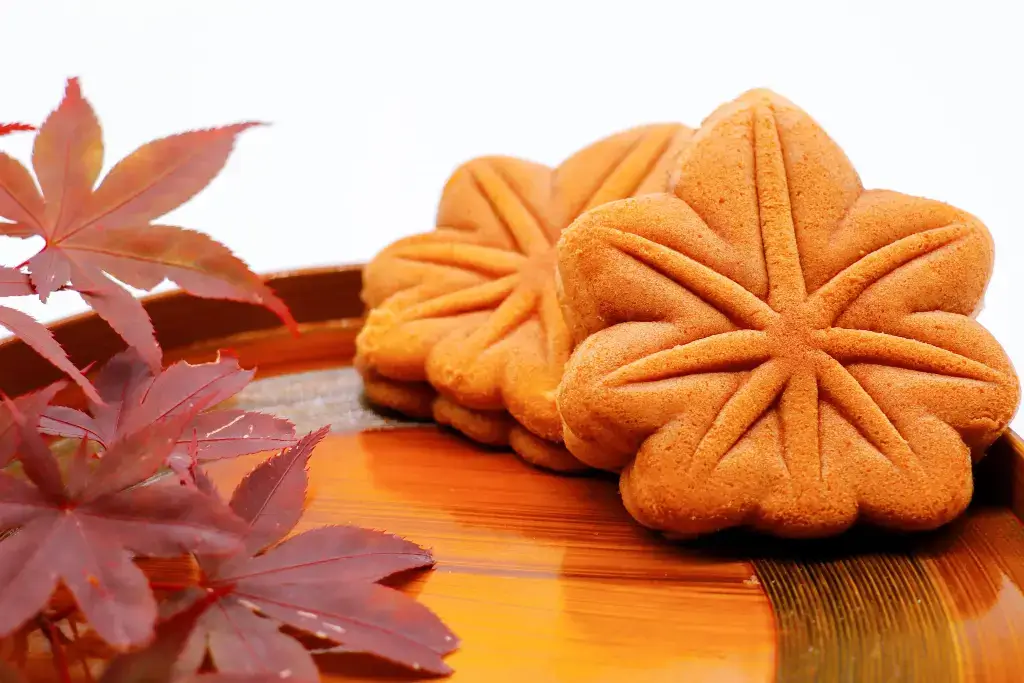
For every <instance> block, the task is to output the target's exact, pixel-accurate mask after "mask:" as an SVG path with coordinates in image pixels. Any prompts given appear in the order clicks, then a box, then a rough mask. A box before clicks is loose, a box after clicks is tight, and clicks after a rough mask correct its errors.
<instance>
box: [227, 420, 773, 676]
mask: <svg viewBox="0 0 1024 683" xmlns="http://www.w3.org/2000/svg"><path fill="white" fill-rule="evenodd" d="M248 464H250V463H241V462H233V463H223V464H222V465H220V466H218V467H217V468H216V470H215V471H214V475H215V477H216V478H217V480H218V482H219V483H223V484H225V485H227V486H230V485H232V484H233V483H234V481H236V480H237V479H238V478H240V477H241V476H242V474H244V472H245V471H246V470H247V468H248ZM311 478H312V482H313V489H314V491H315V499H314V500H313V502H312V505H311V506H310V508H309V510H308V511H307V513H306V516H305V518H304V520H303V525H306V526H317V525H321V524H327V523H355V524H360V525H364V526H370V527H375V528H384V529H387V530H389V531H391V532H394V533H398V534H401V535H403V536H406V537H407V538H410V539H413V540H415V541H417V542H419V543H422V544H425V545H428V546H430V547H432V548H433V551H434V553H435V555H436V557H437V560H438V566H437V568H436V569H435V570H433V571H430V572H424V573H421V574H419V575H414V576H413V578H412V581H411V582H410V583H409V584H408V585H407V590H410V591H412V592H414V593H417V594H418V595H419V599H420V600H422V601H423V602H424V603H426V604H427V605H429V606H430V607H431V608H433V609H434V610H435V611H436V612H437V613H438V614H440V615H441V616H442V617H443V618H444V620H445V621H446V622H447V623H448V624H449V625H450V626H451V627H452V628H453V629H454V630H455V631H456V633H458V634H459V636H461V637H462V639H463V647H462V648H461V650H460V651H459V652H457V653H456V654H454V655H452V656H451V657H450V658H449V662H450V663H451V665H452V666H453V667H455V669H456V674H455V676H453V677H452V680H453V681H494V682H495V683H500V682H502V681H510V682H511V681H527V680H529V681H566V682H570V681H571V682H576V681H579V682H583V681H587V682H590V681H594V682H599V681H600V682H603V681H608V682H611V681H637V682H638V683H641V682H646V681H652V682H653V681H659V682H661V681H665V682H669V681H673V682H674V681H713V680H722V681H769V680H771V679H772V670H773V667H774V654H775V653H774V650H775V646H774V641H775V638H774V630H773V624H772V617H771V612H770V609H769V604H768V601H767V599H766V598H765V596H764V594H763V592H762V591H761V589H760V587H759V586H758V584H757V581H756V580H755V579H754V572H753V569H752V567H751V565H750V564H749V563H747V562H742V561H737V560H734V559H724V558H717V557H713V556H705V555H702V554H693V553H689V552H686V551H683V550H679V549H677V548H674V547H672V546H671V545H669V544H667V543H663V542H660V541H659V540H658V539H655V538H653V537H652V536H650V535H648V534H647V533H645V532H644V531H642V530H641V529H639V528H638V527H637V526H636V525H634V524H633V523H632V522H631V521H630V520H629V518H628V516H627V515H626V514H625V512H624V511H623V510H622V507H621V505H619V504H618V502H617V494H616V489H615V486H614V483H613V482H611V481H608V480H598V479H578V478H577V479H571V478H565V477H555V476H550V475H542V474H541V473H540V472H537V471H536V470H533V469H531V468H529V467H528V466H527V465H525V464H523V463H522V462H520V461H519V460H517V459H515V458H513V457H512V456H511V455H508V454H504V453H489V452H484V451H481V450H480V449H479V448H477V447H475V446H472V445H470V444H468V443H466V442H465V441H464V440H463V439H461V438H459V437H457V436H454V435H452V434H447V433H443V432H441V431H439V430H437V429H434V428H431V427H425V428H413V429H403V430H394V431H377V432H366V433H356V434H348V435H334V436H332V437H330V438H329V439H328V440H327V441H326V442H325V443H324V444H323V445H321V446H320V448H319V449H318V451H317V453H316V456H315V458H314V461H313V464H312V468H311ZM361 663H362V662H360V664H361ZM322 664H323V666H324V668H325V673H330V674H331V676H330V679H332V680H343V681H356V680H358V681H363V680H380V679H379V678H377V677H375V676H373V675H372V673H373V671H374V669H373V667H368V668H364V669H363V671H364V674H363V675H359V674H358V673H356V671H358V668H356V670H355V671H354V670H353V665H352V664H351V663H349V662H346V661H345V660H344V659H342V658H335V660H334V661H327V662H322ZM359 668H362V667H359ZM407 678H408V679H410V680H418V679H417V678H415V677H412V676H409V677H407ZM403 679H404V678H403Z"/></svg>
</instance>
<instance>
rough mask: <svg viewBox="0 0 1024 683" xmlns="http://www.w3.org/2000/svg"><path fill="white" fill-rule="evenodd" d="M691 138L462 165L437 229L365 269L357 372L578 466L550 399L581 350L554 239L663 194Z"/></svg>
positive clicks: (408, 403)
mask: <svg viewBox="0 0 1024 683" xmlns="http://www.w3.org/2000/svg"><path fill="white" fill-rule="evenodd" d="M691 134H692V131H691V130H690V129H688V128H686V127H685V126H682V125H679V124H655V125H650V126H642V127H638V128H634V129H631V130H628V131H625V132H622V133H619V134H617V135H613V136H611V137H608V138H606V139H604V140H601V141H600V142H597V143H596V144H594V145H591V146H590V147H587V148H585V149H583V150H582V151H580V152H577V153H576V154H575V155H573V156H572V157H570V158H569V159H568V160H567V161H565V162H564V163H563V164H562V165H561V166H559V167H558V168H556V169H551V168H549V167H547V166H542V165H540V164H536V163H531V162H528V161H523V160H520V159H515V158H509V157H482V158H478V159H474V160H472V161H470V162H468V163H466V164H464V165H463V166H461V167H460V168H459V169H457V170H456V171H455V173H454V174H453V175H452V176H451V178H450V179H449V180H448V182H447V184H446V186H445V189H444V192H443V195H442V198H441V202H440V206H439V209H438V215H437V225H438V226H439V227H438V228H437V229H436V230H435V231H434V232H430V233H426V234H421V235H416V236H413V237H409V238H405V239H402V240H400V241H398V242H396V243H395V244H393V245H391V246H390V247H388V248H386V249H385V250H384V251H382V252H381V253H380V254H379V255H378V256H377V257H376V258H375V259H374V260H373V261H372V262H371V263H369V264H368V265H367V266H366V268H365V270H364V275H363V277H364V280H363V282H364V288H363V299H364V301H365V302H366V304H367V306H368V307H369V308H370V309H371V310H370V312H369V315H368V317H367V320H366V324H365V326H364V328H363V330H362V332H361V333H360V335H359V338H358V340H357V358H356V365H357V367H359V369H360V371H361V372H362V374H363V377H364V385H365V390H366V394H367V396H368V397H369V398H370V400H371V401H373V402H375V403H378V404H380V405H384V406H387V407H389V408H393V409H396V410H398V411H400V412H403V413H405V414H408V415H413V416H416V417H430V416H433V417H434V419H436V420H437V421H438V422H441V423H445V424H450V425H452V426H453V427H455V428H456V429H458V430H460V431H462V432H464V433H465V434H466V435H467V436H469V437H471V438H473V439H476V440H477V441H480V442H483V443H488V444H493V445H506V444H509V445H511V446H512V448H513V449H514V450H516V451H517V452H518V453H519V454H520V455H521V456H523V457H524V458H525V459H526V460H527V461H530V462H532V463H534V464H537V465H540V466H543V467H547V468H550V469H556V470H573V469H580V468H581V467H582V465H581V464H580V463H579V462H578V461H577V460H576V459H575V458H573V457H572V456H570V455H569V454H568V453H567V452H566V451H565V448H564V447H563V446H562V445H561V441H562V435H561V421H560V419H559V417H558V413H557V410H556V408H555V401H554V395H555V389H556V387H557V386H558V382H559V379H560V378H561V376H562V367H563V365H564V364H565V361H566V360H567V359H568V357H569V353H570V352H571V350H572V345H571V340H570V338H569V334H568V330H567V328H566V325H565V323H564V321H563V320H562V314H561V311H560V309H559V304H558V298H557V294H556V291H555V277H554V273H555V249H554V244H555V242H556V241H557V239H558V236H559V234H560V233H561V231H562V230H563V229H564V228H565V227H566V226H567V225H569V223H571V222H572V220H573V219H574V218H576V216H578V215H579V214H581V213H582V212H583V211H585V210H587V209H590V208H593V207H595V206H598V205H600V204H603V203H605V202H608V201H612V200H615V199H621V198H623V197H629V196H633V195H641V194H645V193H649V192H661V191H664V190H665V189H666V188H667V187H668V185H667V183H668V174H669V170H670V167H671V161H672V159H673V158H674V157H675V156H676V155H677V153H678V151H679V150H680V149H681V148H682V147H683V146H684V145H685V143H686V142H687V141H688V140H689V138H690V136H691ZM438 393H439V395H438ZM513 418H514V419H513Z"/></svg>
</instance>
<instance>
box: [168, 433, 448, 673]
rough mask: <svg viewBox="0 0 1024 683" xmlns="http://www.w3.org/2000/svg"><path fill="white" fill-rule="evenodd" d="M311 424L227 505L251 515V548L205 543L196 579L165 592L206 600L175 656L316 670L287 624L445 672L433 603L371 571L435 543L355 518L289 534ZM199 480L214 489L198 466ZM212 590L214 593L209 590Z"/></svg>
mask: <svg viewBox="0 0 1024 683" xmlns="http://www.w3.org/2000/svg"><path fill="white" fill-rule="evenodd" d="M327 431H328V429H327V428H326V427H325V428H323V429H321V430H319V431H316V432H312V433H310V434H309V435H307V436H306V437H304V438H303V439H301V440H300V441H299V443H298V444H296V445H295V446H293V447H291V448H289V449H286V450H284V451H282V452H281V453H279V454H278V455H276V456H274V457H273V458H271V459H269V460H267V461H266V462H264V463H263V464H262V465H260V466H259V467H257V468H256V469H254V470H253V471H252V472H250V473H249V474H248V475H247V476H246V477H245V478H244V479H243V480H242V482H241V483H240V484H239V485H238V487H237V488H236V489H235V491H234V494H233V495H232V497H231V503H230V506H231V509H232V510H234V511H235V514H237V515H238V516H239V517H241V518H242V519H243V520H244V521H245V522H246V524H247V525H248V531H247V533H246V536H245V539H244V551H243V552H239V553H238V554H237V555H235V556H232V557H228V558H207V557H204V556H202V555H198V560H199V562H200V566H201V567H202V569H203V575H204V576H203V580H202V582H201V585H200V587H198V588H192V589H188V590H186V591H183V592H181V593H179V594H178V595H177V596H175V597H173V598H172V599H171V602H170V603H169V604H170V605H172V608H171V609H172V610H173V609H174V607H173V606H177V608H178V609H182V608H184V607H185V606H188V605H192V604H195V602H196V601H205V602H206V605H207V607H206V609H205V610H204V611H203V613H202V615H201V616H200V617H199V619H198V620H197V623H196V625H195V627H194V629H193V631H192V635H191V637H190V638H189V641H188V643H187V645H186V646H185V648H184V651H183V653H182V656H181V659H180V661H179V664H178V671H179V673H180V674H184V675H189V674H192V673H194V672H195V671H196V670H197V669H198V668H199V666H200V665H201V663H202V661H203V659H204V657H205V654H206V652H207V651H209V653H210V656H211V658H212V660H213V662H214V664H215V666H216V667H217V669H218V670H219V671H220V672H221V673H225V674H247V675H249V674H251V675H258V674H273V675H277V676H279V677H280V676H287V677H291V678H294V679H297V680H303V681H306V680H308V681H316V680H319V675H318V674H317V669H316V665H315V663H314V662H313V659H312V656H311V655H310V653H309V652H308V651H307V650H306V648H305V647H303V646H302V644H300V643H299V642H298V641H296V640H294V639H292V638H290V637H289V636H287V635H285V634H284V633H282V632H281V631H280V630H279V629H280V627H281V626H282V625H287V626H290V627H292V628H296V629H301V630H303V631H306V632H308V633H311V634H314V635H316V636H318V637H320V638H322V639H327V640H329V641H332V642H335V643H341V644H342V645H343V646H344V648H345V650H346V651H353V652H367V653H371V654H374V655H377V656H380V657H383V658H385V659H388V660H390V661H393V662H396V663H398V664H402V665H405V666H407V667H410V668H413V669H417V670H423V671H425V672H433V673H449V672H450V671H451V669H450V667H449V666H448V665H447V664H445V662H444V660H443V659H442V657H443V656H444V655H445V654H448V653H450V652H452V651H453V650H455V649H456V647H458V641H457V639H456V637H455V636H454V635H453V634H452V632H451V631H449V630H448V628H447V627H446V626H445V625H444V624H443V623H442V622H441V621H440V619H438V618H437V616H435V615H434V614H433V613H432V612H430V611H429V610H428V609H427V608H426V607H424V606H423V605H420V604H419V603H417V602H416V601H415V600H413V599H412V598H410V597H408V596H407V595H405V594H404V593H401V592H400V591H397V590H395V589H392V588H389V587H386V586H382V585H378V584H377V583H376V582H377V581H379V580H381V579H383V578H385V577H388V576H391V575H392V574H395V573H397V572H401V571H405V570H408V569H414V568H420V567H429V566H432V565H433V564H434V560H433V557H432V556H431V554H430V552H429V551H428V550H425V549H424V548H421V547H420V546H418V545H416V544H414V543H410V542H409V541H406V540H404V539H401V538H398V537H396V536H392V535H389V534H385V533H382V532H378V531H371V530H368V529H361V528H358V527H353V526H327V527H322V528H318V529H313V530H311V531H306V532H304V533H301V534H298V535H295V536H292V537H291V538H288V539H287V540H284V541H282V540H281V539H283V538H284V537H285V536H286V535H287V534H288V533H289V532H290V531H291V530H292V529H293V528H294V527H295V525H296V523H297V522H298V520H299V517H300V516H301V514H302V508H303V504H304V501H305V496H306V488H307V485H308V476H307V473H306V466H307V462H308V459H309V456H310V453H311V452H312V450H313V448H314V446H315V445H316V444H317V443H318V442H319V441H320V440H321V439H322V438H323V437H324V436H325V435H326V434H327ZM197 485H198V487H199V488H200V489H201V490H204V491H207V492H208V493H209V495H211V496H212V497H216V493H215V491H214V490H213V487H212V485H211V484H210V482H209V480H207V479H206V478H205V475H203V474H202V471H201V470H200V471H199V477H198V479H197ZM211 597H212V599H211Z"/></svg>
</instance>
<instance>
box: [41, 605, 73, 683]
mask: <svg viewBox="0 0 1024 683" xmlns="http://www.w3.org/2000/svg"><path fill="white" fill-rule="evenodd" d="M38 618H39V622H40V624H41V625H42V626H43V635H45V636H46V639H47V640H48V641H50V650H51V651H52V652H53V666H54V668H55V669H56V670H57V675H58V676H60V681H61V683H71V669H70V668H69V667H68V657H67V654H66V653H65V652H64V646H63V645H62V644H61V642H60V634H59V633H58V632H57V627H56V626H54V625H53V621H51V620H50V619H47V618H46V617H45V616H43V615H41V614H40V615H39V617H38Z"/></svg>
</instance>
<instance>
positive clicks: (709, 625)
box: [0, 267, 1024, 683]
mask: <svg viewBox="0 0 1024 683" xmlns="http://www.w3.org/2000/svg"><path fill="white" fill-rule="evenodd" d="M271 285H272V286H273V287H274V288H275V289H276V290H277V291H278V292H279V294H280V295H281V296H282V298H284V299H285V301H286V302H287V303H288V305H289V306H290V307H291V308H292V310H293V312H294V313H295V315H296V318H297V319H298V320H299V321H300V323H302V327H303V332H304V333H303V336H302V337H301V338H299V339H295V338H293V337H291V336H290V335H289V334H288V333H287V332H286V331H284V330H283V329H281V328H280V327H279V326H278V324H277V322H276V319H274V318H273V316H272V315H270V314H267V313H266V312H265V311H262V310H260V309H256V308H253V307H249V306H244V305H241V304H233V303H230V302H221V301H209V300H200V299H195V298H192V297H188V296H186V295H182V294H180V293H177V292H175V293H170V294H164V295H159V296H155V297H151V298H149V299H147V309H148V310H149V312H150V315H151V316H152V318H153V320H154V325H155V327H156V329H157V336H158V338H159V340H160V342H161V344H162V345H163V346H164V348H165V352H166V355H167V361H173V360H176V359H178V358H186V359H189V360H193V361H200V360H208V359H210V358H212V357H213V356H214V355H215V353H216V350H217V349H218V348H232V349H234V350H235V351H236V352H237V353H238V354H239V356H240V361H241V363H242V364H243V365H257V366H258V367H259V373H258V379H257V380H256V381H254V382H253V383H252V384H251V385H250V386H249V387H247V388H246V389H245V390H244V391H243V392H242V393H241V394H239V395H238V396H237V397H236V398H235V399H234V400H233V403H235V404H236V405H237V406H238V407H245V408H248V409H258V410H263V411H268V412H273V413H276V414H278V415H281V416H284V417H288V418H290V419H292V420H293V421H294V422H295V423H296V425H297V428H298V429H299V431H300V432H304V431H308V430H310V429H315V428H317V427H319V426H321V425H323V424H327V423H330V424H331V425H332V435H331V436H330V437H328V439H326V440H325V441H324V443H323V444H322V445H321V446H320V447H319V448H318V449H317V451H316V453H315V455H314V457H313V460H312V467H311V482H312V494H313V496H314V497H313V500H312V502H311V504H310V506H309V509H308V510H307V512H306V515H305V517H304V518H303V522H302V524H301V525H300V528H301V529H305V528H309V527H311V526H320V525H323V524H329V523H335V524H337V523H342V524H345V523H354V524H360V525H363V526H368V527H374V528H382V529H386V530H388V531H390V532H393V533H397V534H400V535H403V536H406V537H408V538H409V539H411V540H413V541H415V542H417V543H420V544H422V545H426V546H429V547H432V548H433V550H434V553H435V555H436V558H437V561H438V564H437V567H436V569H435V570H433V571H430V572H422V573H419V574H413V575H411V576H410V577H408V578H406V579H403V583H401V584H398V585H400V586H401V587H402V589H403V590H406V591H408V592H410V593H412V594H416V595H417V596H418V598H419V599H420V600H421V601H422V602H424V603H425V604H427V605H429V606H430V607H431V608H432V609H434V610H435V611H436V612H437V613H438V614H439V615H440V616H441V617H442V618H443V619H444V620H445V621H446V622H447V623H448V624H449V626H451V627H452V628H453V629H454V630H455V631H456V633H458V635H459V636H460V637H461V638H462V641H463V645H462V648H461V649H460V650H459V651H458V652H456V653H455V654H454V655H452V656H450V657H449V658H448V661H449V663H450V664H451V665H452V666H453V667H454V668H455V670H456V673H455V675H454V676H452V678H451V680H453V681H466V682H476V681H480V682H485V683H490V682H494V683H501V682H503V681H523V680H530V681H533V682H536V683H542V682H547V681H558V682H562V681H565V682H567V683H575V682H577V681H579V682H583V681H586V682H595V683H602V682H606V681H607V682H611V681H629V682H630V683H647V682H655V681H658V682H660V681H672V682H675V681H742V682H746V681H758V682H760V681H786V682H789V681H857V682H861V681H864V682H868V681H879V682H882V681H884V682H886V683H888V682H891V681H919V680H920V681H928V682H929V683H940V682H942V681H984V682H989V681H992V682H996V681H1007V682H1011V681H1012V682H1018V681H1020V680H1022V678H1021V676H1022V674H1021V671H1024V525H1022V523H1021V520H1020V519H1019V518H1018V516H1017V515H1019V514H1021V512H1022V511H1024V448H1022V446H1021V441H1020V440H1019V439H1018V438H1017V437H1016V436H1015V435H1013V434H1012V433H1011V434H1009V435H1007V436H1006V437H1004V438H1003V439H1002V440H1001V441H1000V442H998V443H997V444H996V445H995V446H993V449H992V451H991V452H990V454H989V456H988V457H987V458H986V459H985V460H984V461H983V462H982V465H981V466H979V468H978V471H977V472H976V477H977V485H976V489H977V494H976V496H975V502H974V504H973V505H972V507H971V509H970V510H969V512H968V513H967V514H966V515H965V516H964V517H962V518H961V519H959V520H958V521H957V522H955V523H954V524H951V525H949V526H948V527H946V528H944V529H941V530H939V531H937V532H933V533H928V534H917V535H912V536H899V535H890V534H883V533H880V532H878V531H875V530H871V529H866V528H857V529H855V530H854V531H852V532H850V533H847V534H845V535H843V536H840V537H838V538H835V539H831V540H828V541H818V542H785V541H779V540H775V539H769V538H765V537H759V536H755V535H752V534H746V533H727V534H720V535H717V536H714V537H711V538H708V539H704V540H701V541H698V542H690V543H685V544H680V543H671V542H669V541H666V540H664V539H663V538H661V537H659V536H657V535H655V534H652V533H650V532H648V531H646V530H644V529H642V528H641V527H639V526H637V525H636V524H635V523H634V522H633V521H632V520H631V519H630V518H629V517H628V515H627V514H626V513H625V511H624V509H623V508H622V505H621V503H620V502H619V500H618V493H617V489H616V484H615V480H614V478H612V477H610V476H607V475H602V474H596V475H590V476H583V477H564V476H556V475H552V474H548V473H545V472H541V471H538V470H536V469H533V468H532V467H530V466H528V465H526V464H525V463H523V462H522V461H520V460H518V459H517V458H515V457H514V456H512V455H511V454H510V453H506V452H502V451H496V450H488V449H484V448H482V447H480V446H477V445H475V444H472V443H470V442H468V441H467V440H465V439H463V438H462V437H460V436H458V435H456V434H454V433H451V432H448V431H446V430H443V429H440V428H438V427H435V426H433V425H430V424H426V423H417V422H411V421H407V420H404V419H402V418H400V417H397V416H393V415H384V414H380V413H377V412H375V411H373V410H371V409H370V408H369V407H368V406H366V404H365V403H364V402H363V399H362V396H361V382H360V380H359V377H358V374H357V373H356V372H355V371H354V370H353V369H352V368H351V367H350V361H351V358H352V355H353V352H354V339H355V335H356V333H357V332H358V329H359V325H360V316H361V314H362V307H361V304H360V303H359V298H358V292H359V286H360V278H359V269H358V267H341V268H326V269H317V270H309V271H300V272H293V273H285V274H282V275H279V276H275V277H274V278H272V279H271ZM198 319H201V320H203V321H204V324H203V325H202V326H201V327H197V326H195V325H194V321H195V320H198ZM54 331H55V334H56V336H57V338H58V340H60V341H61V343H62V344H64V345H65V347H66V348H67V349H68V351H69V353H70V355H71V357H72V359H73V360H74V361H75V362H76V363H78V364H79V365H82V364H85V363H88V362H93V361H102V360H105V359H106V358H107V357H109V356H110V355H111V354H112V353H114V352H116V351H117V350H118V349H119V348H120V344H121V342H119V340H118V339H117V337H116V336H115V335H114V334H113V333H112V332H111V331H110V330H109V329H108V328H106V326H105V324H104V323H103V322H102V321H99V320H98V319H96V318H95V317H93V316H92V315H84V316H78V317H76V318H72V319H69V320H67V321H64V322H62V323H60V324H58V325H56V326H55V328H54ZM0 367H2V368H4V373H3V376H2V377H0V389H2V390H4V391H6V392H8V393H10V392H22V391H25V390H28V389H32V388H35V387H38V386H41V385H43V384H45V383H47V382H49V381H52V380H54V379H57V377H58V375H57V373H56V371H55V370H54V369H53V368H50V367H49V366H48V365H47V364H46V362H45V361H42V359H38V358H36V357H34V356H33V354H32V353H31V352H30V351H29V350H28V349H26V348H25V347H24V346H23V345H22V344H21V343H20V342H17V341H16V340H10V341H7V342H5V343H2V344H0ZM261 457H262V456H253V457H249V458H242V459H238V460H233V461H226V462H222V463H217V464H215V465H214V466H212V467H211V468H210V470H209V471H210V473H211V474H212V475H213V476H214V478H215V480H216V481H217V483H218V485H219V486H222V487H224V488H225V489H229V488H231V487H233V486H234V485H235V483H236V482H237V481H238V480H239V479H240V478H241V477H242V476H243V475H244V474H245V472H246V471H248V469H250V468H251V467H252V466H253V465H254V464H255V463H256V462H258V461H259V459H260V458H261ZM1014 510H1016V511H1017V512H1016V514H1015V512H1014ZM319 663H320V665H321V668H322V670H323V675H324V679H325V680H333V681H416V680H426V679H424V678H423V677H421V676H418V675H416V674H413V673H411V672H405V671H403V670H400V669H397V668H394V667H391V666H388V665H382V664H378V663H377V662H375V661H374V660H371V659H369V658H367V657H363V656H359V655H333V656H330V657H324V658H321V659H320V660H319Z"/></svg>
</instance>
